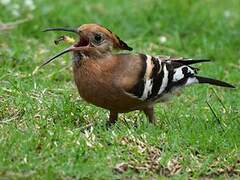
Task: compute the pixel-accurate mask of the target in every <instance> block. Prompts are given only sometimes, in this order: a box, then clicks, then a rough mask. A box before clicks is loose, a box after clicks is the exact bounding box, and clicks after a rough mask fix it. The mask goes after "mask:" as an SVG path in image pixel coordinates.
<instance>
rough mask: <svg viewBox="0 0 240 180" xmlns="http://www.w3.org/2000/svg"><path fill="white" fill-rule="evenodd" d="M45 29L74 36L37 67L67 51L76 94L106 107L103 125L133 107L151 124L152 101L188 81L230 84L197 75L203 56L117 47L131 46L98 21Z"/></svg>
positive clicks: (153, 118) (164, 97) (160, 99)
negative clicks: (175, 56) (196, 57)
mask: <svg viewBox="0 0 240 180" xmlns="http://www.w3.org/2000/svg"><path fill="white" fill-rule="evenodd" d="M48 31H66V32H72V33H75V34H77V35H78V36H79V39H77V40H76V41H75V42H74V41H72V40H71V43H72V44H71V46H70V47H68V48H66V49H65V50H63V51H62V52H60V53H58V54H56V55H55V56H53V57H51V58H49V59H47V60H46V61H45V62H44V63H43V64H42V65H41V66H40V67H43V66H45V65H46V64H48V63H50V62H51V61H53V60H55V59H56V58H57V57H59V56H62V55H63V54H65V53H68V52H71V53H72V67H73V68H72V69H73V77H74V81H75V84H76V86H77V89H78V92H79V94H80V96H81V97H82V98H83V99H84V100H85V101H87V102H88V103H91V104H93V105H95V106H98V107H101V108H104V109H107V110H109V111H110V113H109V119H108V121H107V125H109V126H111V125H113V124H115V123H116V121H117V119H118V115H119V113H127V112H130V111H134V110H140V111H143V112H144V113H145V115H146V117H147V119H148V120H149V122H150V123H153V124H155V123H156V116H155V111H154V105H155V104H156V103H161V102H165V101H168V100H169V99H170V97H172V96H174V95H175V94H176V93H177V92H179V90H180V89H182V88H183V87H185V86H188V85H191V84H202V83H206V84H211V85H216V86H222V87H227V88H235V87H234V86H233V85H231V84H229V83H227V82H224V81H221V80H216V79H213V78H209V77H204V76H199V75H198V71H199V68H196V67H193V64H197V63H205V62H209V61H210V60H208V59H189V58H173V57H170V56H150V55H146V54H142V53H127V52H119V51H123V50H127V51H132V50H133V48H132V47H130V46H129V45H128V44H127V43H126V42H124V41H123V40H122V39H120V37H119V36H117V35H116V34H115V33H113V32H112V31H111V30H109V29H108V28H106V27H104V26H102V25H99V24H95V23H92V24H83V25H81V26H79V27H78V28H69V27H51V28H47V29H45V30H44V32H48ZM62 39H64V38H62ZM65 39H68V38H65ZM73 42H74V43H73ZM116 50H117V51H116Z"/></svg>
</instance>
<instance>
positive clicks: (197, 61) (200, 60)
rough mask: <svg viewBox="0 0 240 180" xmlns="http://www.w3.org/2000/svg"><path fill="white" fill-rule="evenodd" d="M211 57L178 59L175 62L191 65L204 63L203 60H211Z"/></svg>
mask: <svg viewBox="0 0 240 180" xmlns="http://www.w3.org/2000/svg"><path fill="white" fill-rule="evenodd" d="M210 61H211V60H210V59H195V60H193V59H177V60H173V62H177V63H180V64H183V65H191V64H197V63H202V62H210Z"/></svg>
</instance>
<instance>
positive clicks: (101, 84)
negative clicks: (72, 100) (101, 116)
mask: <svg viewBox="0 0 240 180" xmlns="http://www.w3.org/2000/svg"><path fill="white" fill-rule="evenodd" d="M106 66H107V65H105V66H104V67H103V65H100V64H98V63H97V62H95V61H94V60H80V61H79V62H78V63H74V64H73V74H74V80H75V83H76V86H77V88H78V91H79V94H80V96H81V97H82V98H83V99H84V100H86V101H87V102H89V103H92V104H94V105H96V106H100V107H102V108H105V109H110V110H117V111H118V112H127V111H130V110H132V109H134V107H137V106H138V104H139V100H136V99H131V98H129V97H128V96H127V95H126V94H125V93H124V92H123V91H122V90H121V89H119V88H118V87H116V86H115V85H114V83H113V81H114V80H113V79H114V76H113V74H111V72H110V71H109V72H108V71H106V68H105V67H106Z"/></svg>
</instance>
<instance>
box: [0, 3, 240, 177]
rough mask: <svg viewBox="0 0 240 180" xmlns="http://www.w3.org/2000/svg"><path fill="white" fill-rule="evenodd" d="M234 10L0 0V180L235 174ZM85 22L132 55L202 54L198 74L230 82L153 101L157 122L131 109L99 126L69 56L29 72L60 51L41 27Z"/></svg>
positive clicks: (239, 42) (102, 118) (239, 58)
mask: <svg viewBox="0 0 240 180" xmlns="http://www.w3.org/2000/svg"><path fill="white" fill-rule="evenodd" d="M239 12H240V1H239V0H228V1H218V0H202V1H195V0H184V1H177V0H172V1H164V0H138V1H137V0H133V1H127V0H125V1H124V0H112V1H108V0H102V1H99V0H92V1H84V0H68V1H50V0H43V1H40V0H39V1H34V0H22V1H20V0H0V85H1V86H0V178H1V177H2V178H33V179H46V178H48V179H53V178H57V179H79V178H89V179H96V178H101V179H105V178H139V177H142V178H158V177H159V176H161V177H175V178H189V177H193V178H199V177H202V178H205V177H206V178H214V177H222V178H229V177H236V178H237V177H239V175H240V174H239V173H240V163H239V162H240V159H239V143H240V140H239V136H240V131H239V129H240V105H239V100H240V91H239V88H238V87H239V85H240V82H239V70H240V38H239V37H240V16H239ZM84 23H99V24H101V25H103V26H106V27H107V28H109V29H111V30H112V31H113V32H114V33H116V34H118V35H119V36H120V37H121V38H122V39H123V40H124V41H126V42H127V43H128V44H129V45H130V46H131V47H133V48H134V53H138V52H141V53H147V54H150V55H171V56H183V57H192V58H210V59H212V60H213V61H214V62H213V63H210V64H204V65H200V67H201V72H200V74H202V75H206V76H211V77H216V78H218V79H222V80H225V81H228V82H231V83H232V84H234V85H235V86H236V87H237V88H236V89H235V90H229V89H224V88H218V87H210V86H207V85H203V86H193V87H188V88H186V89H185V90H184V91H183V93H182V95H181V96H180V97H174V98H173V99H172V101H170V102H168V103H166V104H161V105H157V106H156V111H157V117H158V123H157V125H156V126H153V125H151V124H149V123H148V122H147V120H146V118H145V116H144V115H143V114H142V113H139V112H131V113H128V114H125V115H121V116H120V120H119V122H118V123H117V125H116V126H114V127H113V128H112V129H110V130H106V129H105V122H106V119H107V117H108V115H107V111H106V110H103V109H100V108H97V107H95V106H92V105H90V104H87V103H86V102H84V101H83V100H82V99H81V98H80V97H79V95H78V93H77V90H76V88H75V86H74V83H73V79H72V73H71V60H70V55H65V56H63V57H61V58H60V59H58V60H57V61H55V62H54V63H51V64H50V65H48V66H46V67H45V68H43V69H40V70H39V71H38V72H37V73H35V74H33V71H34V70H35V69H36V67H37V66H38V65H40V64H41V63H42V62H43V61H44V60H45V59H46V58H47V57H49V56H52V55H53V54H55V53H56V52H59V50H61V49H64V47H65V45H63V44H62V45H59V46H55V45H54V43H53V41H54V39H55V38H57V37H58V36H60V35H62V34H61V33H59V32H49V33H43V32H41V31H42V30H43V29H45V28H47V27H52V26H69V27H77V26H79V25H81V24H84ZM69 35H70V36H72V34H69ZM72 37H74V38H77V37H76V36H72ZM206 101H207V102H208V103H209V104H210V106H211V108H212V109H213V111H214V112H212V111H211V109H210V107H209V106H208V105H207V103H206ZM89 124H94V126H93V127H92V128H90V129H88V128H86V126H88V125H89Z"/></svg>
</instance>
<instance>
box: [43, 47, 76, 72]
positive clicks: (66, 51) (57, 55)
mask: <svg viewBox="0 0 240 180" xmlns="http://www.w3.org/2000/svg"><path fill="white" fill-rule="evenodd" d="M74 49H75V47H74V46H73V45H72V46H70V47H68V48H67V49H64V50H63V51H61V52H60V53H58V54H56V55H55V56H53V57H51V58H49V59H48V60H47V61H45V62H44V63H43V64H41V65H40V67H39V68H41V67H43V66H45V65H47V64H48V63H50V62H52V61H53V60H54V59H56V58H57V57H59V56H61V55H63V54H66V53H68V52H70V51H73V50H74Z"/></svg>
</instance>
